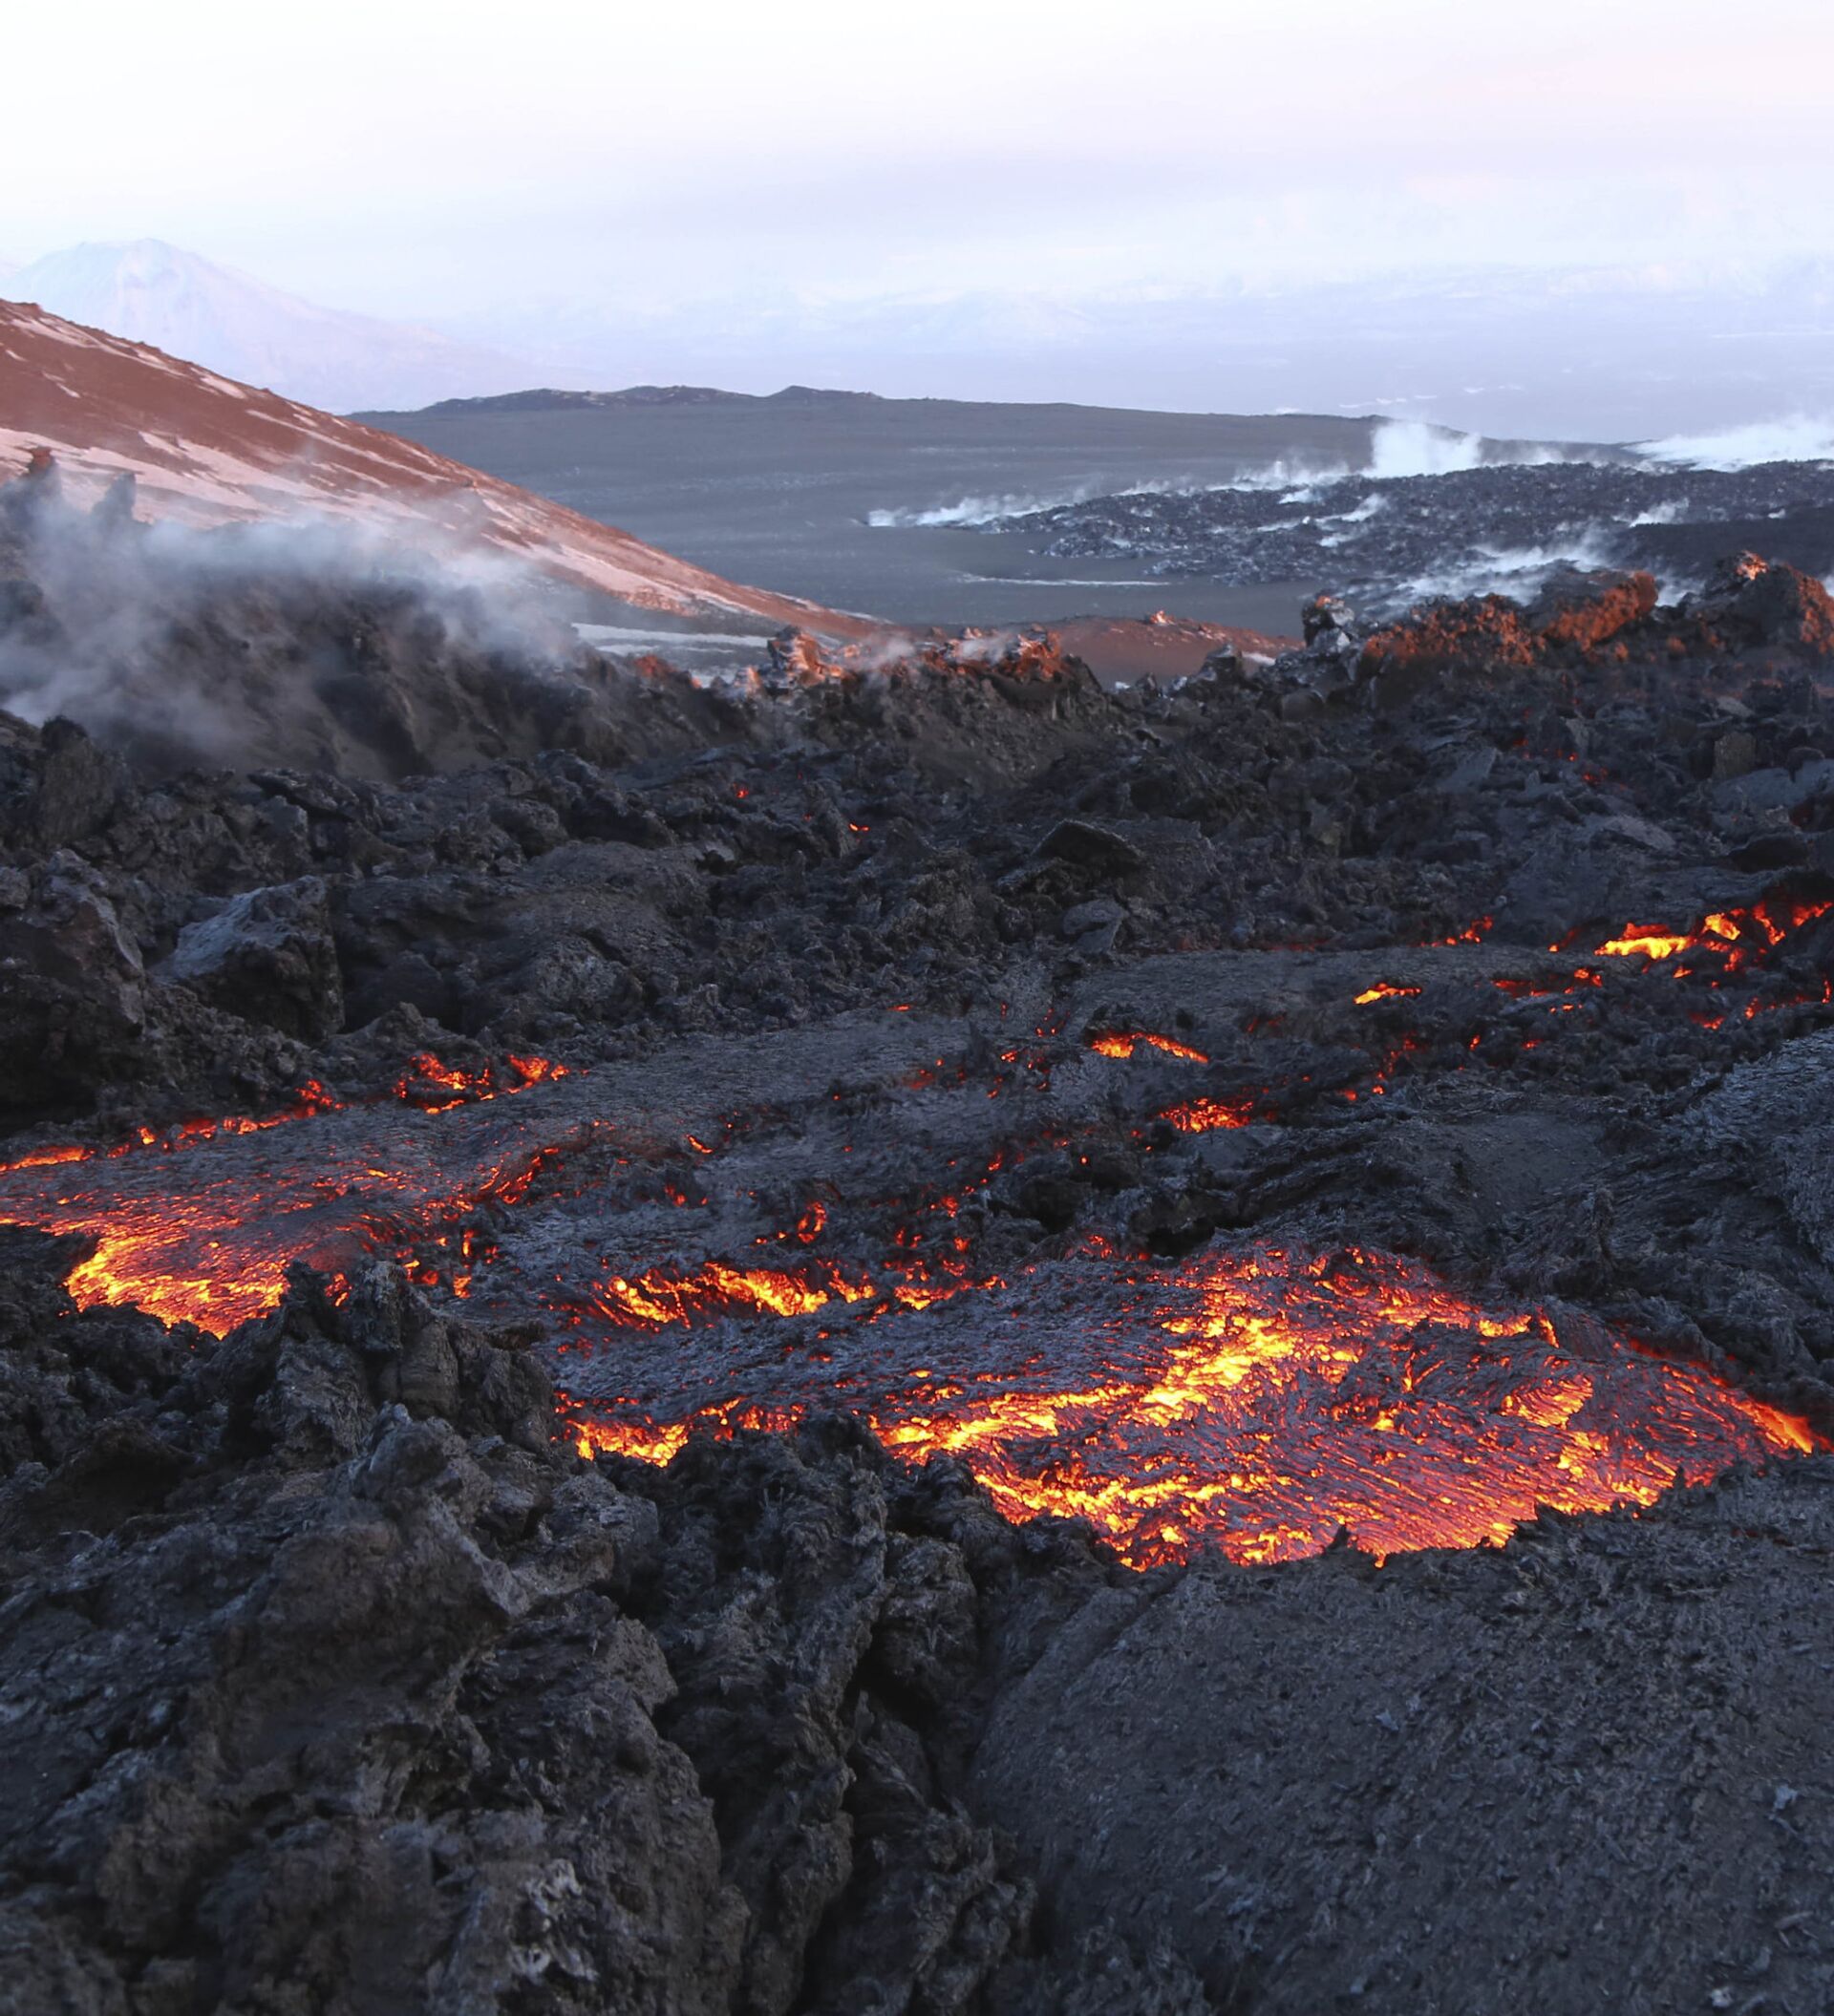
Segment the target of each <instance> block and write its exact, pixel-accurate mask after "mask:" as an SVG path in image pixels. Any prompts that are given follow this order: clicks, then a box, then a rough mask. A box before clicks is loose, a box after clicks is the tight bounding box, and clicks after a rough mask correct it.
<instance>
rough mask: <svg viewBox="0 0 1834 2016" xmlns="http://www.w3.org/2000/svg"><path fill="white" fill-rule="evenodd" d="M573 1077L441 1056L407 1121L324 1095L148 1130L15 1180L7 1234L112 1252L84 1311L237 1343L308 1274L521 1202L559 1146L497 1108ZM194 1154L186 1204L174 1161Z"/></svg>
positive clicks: (400, 1091)
mask: <svg viewBox="0 0 1834 2016" xmlns="http://www.w3.org/2000/svg"><path fill="white" fill-rule="evenodd" d="M561 1076H565V1071H564V1069H563V1068H561V1067H559V1066H555V1065H551V1064H549V1063H548V1062H547V1061H546V1060H545V1059H543V1058H537V1057H523V1058H512V1059H511V1060H510V1061H509V1063H508V1065H507V1067H506V1068H505V1070H504V1072H502V1073H501V1074H499V1073H498V1072H494V1071H493V1070H492V1069H491V1068H490V1067H488V1066H486V1067H485V1068H484V1069H482V1070H480V1071H478V1072H459V1071H456V1070H451V1069H449V1068H448V1067H446V1066H444V1065H442V1064H441V1063H440V1062H439V1060H438V1059H437V1058H436V1057H433V1056H431V1055H428V1054H425V1053H423V1054H421V1055H418V1056H416V1057H415V1058H414V1059H413V1060H412V1061H411V1063H410V1066H409V1069H408V1071H407V1072H406V1073H405V1074H404V1075H403V1076H402V1078H401V1079H400V1081H399V1082H398V1083H397V1084H396V1086H395V1100H396V1101H398V1102H399V1103H398V1104H396V1103H395V1102H394V1101H389V1102H382V1103H372V1104H370V1105H367V1106H357V1105H346V1104H345V1103H343V1102H342V1101H339V1100H337V1099H334V1098H332V1097H331V1096H330V1094H328V1093H325V1091H324V1089H323V1088H322V1087H320V1086H317V1085H312V1086H309V1087H308V1088H307V1089H306V1091H305V1092H303V1093H301V1095H300V1096H299V1098H298V1099H297V1100H296V1101H295V1102H294V1103H293V1104H292V1105H291V1106H289V1107H288V1108H286V1109H285V1110H283V1111H282V1112H280V1113H278V1114H266V1115H263V1116H260V1117H258V1118H245V1117H241V1116H232V1117H229V1118H226V1119H208V1120H193V1121H187V1122H184V1123H183V1124H181V1126H179V1127H176V1128H174V1129H171V1130H170V1131H168V1132H166V1133H164V1134H160V1133H156V1132H155V1131H154V1130H153V1129H151V1128H142V1129H141V1130H140V1131H139V1135H137V1136H136V1137H135V1138H134V1139H132V1140H130V1141H127V1142H124V1143H121V1144H118V1145H117V1146H115V1147H113V1148H106V1149H93V1148H53V1149H40V1150H37V1151H34V1152H32V1153H31V1154H28V1155H25V1156H22V1157H19V1158H17V1159H16V1160H14V1161H11V1162H9V1163H7V1164H5V1165H4V1166H0V1223H7V1224H27V1225H34V1226H38V1227H40V1228H42V1229H43V1230H45V1231H48V1232H56V1233H77V1234H82V1235H86V1236H87V1237H89V1238H92V1239H93V1240H95V1241H96V1250H95V1252H94V1253H92V1254H91V1255H90V1256H89V1257H88V1258H87V1259H86V1260H83V1261H81V1262H79V1263H77V1265H76V1266H75V1268H74V1269H73V1270H72V1272H71V1274H70V1276H69V1282H68V1285H69V1288H70V1293H71V1296H72V1298H73V1299H74V1300H75V1303H76V1304H77V1305H78V1306H79V1307H81V1308H91V1307H94V1306H96V1305H98V1304H126V1303H134V1304H138V1305H139V1307H141V1308H143V1309H145V1310H147V1311H148V1312H149V1313H151V1314H152V1315H155V1316H157V1317H159V1318H160V1321H161V1322H164V1323H193V1324H196V1325H197V1326H198V1327H199V1328H200V1329H203V1330H205V1331H207V1332H209V1333H210V1334H211V1335H213V1336H223V1335H224V1334H226V1333H227V1332H228V1331H229V1330H231V1329H233V1328H234V1327H235V1326H236V1325H237V1324H240V1323H246V1322H247V1321H249V1319H250V1318H252V1317H256V1316H261V1315H265V1314H266V1313H267V1311H268V1310H269V1309H271V1308H273V1307H274V1306H275V1305H277V1304H278V1303H279V1301H280V1298H281V1296H282V1294H283V1293H284V1292H285V1288H286V1281H287V1270H288V1267H289V1266H291V1265H293V1264H294V1263H299V1262H303V1263H307V1264H309V1265H312V1266H315V1267H318V1268H320V1269H322V1270H323V1271H326V1272H328V1273H331V1274H332V1275H336V1274H338V1273H339V1272H341V1270H342V1269H344V1268H345V1267H347V1266H349V1265H350V1264H352V1263H353V1262H354V1261H357V1260H359V1259H361V1258H362V1257H363V1256H364V1255H366V1254H369V1253H374V1252H378V1251H380V1252H386V1251H389V1250H391V1249H392V1246H393V1245H394V1244H395V1241H397V1240H398V1239H399V1238H400V1237H401V1235H402V1233H403V1231H404V1230H406V1229H408V1228H416V1229H417V1228H421V1227H425V1226H429V1225H433V1224H437V1223H439V1222H442V1221H446V1220H451V1219H453V1218H455V1217H458V1216H460V1215H462V1214H464V1213H466V1212H468V1211H472V1210H475V1209H476V1208H477V1207H478V1206H479V1205H480V1203H481V1202H484V1201H486V1200H488V1199H492V1198H501V1197H503V1196H505V1195H506V1194H508V1193H509V1192H511V1191H513V1189H514V1188H515V1186H516V1185H517V1184H518V1183H519V1182H522V1181H525V1180H526V1178H527V1175H528V1173H529V1171H530V1170H531V1169H532V1168H533V1167H534V1166H536V1164H537V1163H538V1162H539V1160H540V1158H541V1157H544V1156H545V1155H547V1154H548V1153H550V1152H551V1149H552V1145H553V1143H552V1137H551V1136H550V1135H544V1134H541V1133H538V1132H535V1131H533V1130H531V1129H529V1128H526V1127H524V1126H522V1124H520V1122H519V1120H518V1118H517V1116H516V1114H509V1115H507V1116H502V1115H500V1114H499V1113H498V1111H497V1109H496V1107H495V1106H494V1105H493V1104H492V1103H491V1102H494V1101H496V1100H498V1099H499V1098H501V1097H502V1096H503V1095H504V1094H507V1093H518V1092H524V1091H527V1090H529V1089H531V1088H532V1087H534V1086H536V1085H538V1084H542V1083H544V1082H548V1081H550V1080H552V1079H554V1078H556V1077H561ZM520 1103H521V1102H518V1104H519V1105H520ZM436 1123H437V1126H436ZM278 1130H285V1132H284V1133H277V1131H278ZM246 1135H268V1136H270V1137H272V1138H271V1147H270V1148H264V1149H263V1150H262V1152H261V1159H260V1162H259V1164H258V1166H257V1167H254V1168H251V1166H250V1162H249V1159H248V1157H247V1156H245V1155H244V1154H243V1153H241V1152H240V1151H241V1149H242V1147H243V1137H245V1136H246ZM247 1146H248V1148H249V1149H250V1150H252V1148H253V1144H252V1143H249V1144H247ZM180 1151H186V1152H187V1153H186V1156H185V1160H186V1165H187V1178H186V1180H185V1182H184V1183H183V1184H182V1185H181V1186H180V1185H176V1184H175V1183H174V1181H173V1179H172V1175H171V1172H170V1168H169V1165H168V1164H167V1163H166V1159H165V1158H166V1157H168V1156H169V1155H172V1154H174V1153H177V1152H180Z"/></svg>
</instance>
